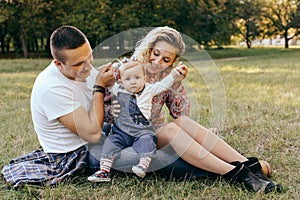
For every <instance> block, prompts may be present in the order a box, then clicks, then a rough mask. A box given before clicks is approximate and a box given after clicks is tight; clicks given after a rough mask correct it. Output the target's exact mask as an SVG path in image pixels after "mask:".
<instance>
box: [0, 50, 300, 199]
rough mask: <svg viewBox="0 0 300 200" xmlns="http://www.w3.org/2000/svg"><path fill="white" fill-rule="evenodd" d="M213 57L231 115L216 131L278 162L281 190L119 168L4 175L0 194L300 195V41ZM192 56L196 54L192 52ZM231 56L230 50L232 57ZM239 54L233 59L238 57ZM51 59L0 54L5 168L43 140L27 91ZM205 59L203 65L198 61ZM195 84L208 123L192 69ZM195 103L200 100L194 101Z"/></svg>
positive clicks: (206, 104) (205, 97)
mask: <svg viewBox="0 0 300 200" xmlns="http://www.w3.org/2000/svg"><path fill="white" fill-rule="evenodd" d="M208 53H209V54H210V55H211V56H212V57H213V58H222V59H215V60H214V61H215V63H216V65H217V66H218V69H219V71H220V73H221V76H222V79H223V83H224V86H225V90H226V96H227V99H226V102H227V107H226V112H227V114H226V119H225V124H224V127H223V128H222V129H220V130H219V133H218V134H219V135H220V136H221V137H222V138H223V139H224V140H225V141H227V142H228V143H229V144H230V145H232V146H233V147H234V148H236V149H237V150H238V151H239V152H242V153H243V154H244V155H245V156H259V158H260V159H264V160H266V161H268V162H270V163H271V164H272V165H273V169H274V173H273V177H272V178H273V179H275V180H276V181H278V182H280V183H282V184H283V186H284V192H283V193H281V194H276V193H270V194H267V195H263V194H253V193H250V192H247V191H245V190H243V189H242V188H240V187H232V186H229V185H228V184H226V183H225V182H223V181H219V180H217V181H210V180H193V181H175V180H169V181H166V180H164V179H160V178H158V177H156V176H149V177H148V176H147V177H146V178H145V179H143V180H140V179H139V178H137V177H136V176H133V175H128V176H121V175H118V176H116V177H114V178H113V180H112V182H111V183H107V184H94V183H89V182H88V181H87V180H86V179H87V177H85V176H82V177H76V178H74V179H73V180H72V181H70V182H67V183H65V184H63V185H59V186H57V187H53V188H50V187H35V186H25V187H24V188H20V189H19V190H13V189H11V188H10V187H9V186H8V185H7V183H6V182H5V181H4V179H3V177H2V175H0V177H1V180H0V188H1V189H0V199H300V192H299V191H300V184H299V182H300V175H299V168H298V164H299V161H300V160H299V152H300V143H299V138H300V135H299V134H300V124H299V121H300V119H299V117H300V111H299V107H300V101H299V99H300V96H299V94H300V88H299V85H300V64H299V56H298V55H299V53H300V51H299V49H293V48H291V49H279V48H276V49H270V48H268V49H255V48H251V49H222V50H220V49H218V50H209V51H208ZM190 56H191V57H188V59H193V60H197V59H199V58H197V57H195V55H192V54H191V55H190ZM230 57H232V58H231V59H230ZM237 57H239V59H233V58H237ZM50 61H51V60H49V59H12V60H11V59H1V60H0V86H1V91H0V106H1V109H0V120H1V125H0V141H1V143H0V149H1V150H0V168H1V169H2V167H3V166H4V165H6V164H7V163H8V162H9V161H10V159H12V158H15V157H17V156H20V155H24V154H25V153H28V152H29V151H32V150H35V149H37V148H39V144H38V142H37V137H36V134H35V133H34V129H33V125H32V122H31V116H30V104H29V102H30V91H31V88H32V85H33V82H34V79H35V77H36V75H37V74H38V73H39V72H40V71H41V70H42V69H44V68H45V67H46V66H47V65H48V64H49V63H50ZM199 67H201V66H199ZM189 71H190V73H189V75H188V81H189V83H190V84H191V85H193V86H194V89H195V90H197V91H198V93H197V94H198V96H199V99H200V100H199V102H192V108H193V105H198V104H201V106H200V107H199V110H197V111H198V113H199V115H200V119H199V122H201V124H202V125H204V126H207V125H208V120H207V118H209V116H210V115H211V107H210V103H211V101H210V100H211V99H210V96H209V94H208V93H207V87H206V85H205V83H204V82H203V81H201V77H199V76H195V75H196V74H197V73H193V69H190V70H189ZM197 107H198V106H197Z"/></svg>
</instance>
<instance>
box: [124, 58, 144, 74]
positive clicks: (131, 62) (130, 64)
mask: <svg viewBox="0 0 300 200" xmlns="http://www.w3.org/2000/svg"><path fill="white" fill-rule="evenodd" d="M133 67H141V68H142V69H143V73H144V74H145V67H144V65H143V64H142V63H141V62H139V61H137V60H127V61H126V62H124V63H122V64H121V65H120V67H119V71H120V76H121V77H122V75H123V74H124V72H125V71H126V70H128V69H131V68H133Z"/></svg>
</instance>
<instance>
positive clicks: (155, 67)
mask: <svg viewBox="0 0 300 200" xmlns="http://www.w3.org/2000/svg"><path fill="white" fill-rule="evenodd" d="M177 52H178V49H177V48H176V47H174V46H172V45H170V44H169V43H167V42H165V41H160V42H157V43H156V44H155V46H154V47H153V49H152V50H151V52H150V57H149V63H150V65H148V66H147V71H148V72H149V73H152V74H157V73H160V72H162V71H164V70H165V69H166V68H168V67H170V66H171V65H172V64H173V63H174V62H175V60H176V54H177Z"/></svg>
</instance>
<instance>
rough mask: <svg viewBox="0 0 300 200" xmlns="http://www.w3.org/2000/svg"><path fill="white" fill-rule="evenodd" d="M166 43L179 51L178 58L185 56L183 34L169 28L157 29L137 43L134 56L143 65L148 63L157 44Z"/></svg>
mask: <svg viewBox="0 0 300 200" xmlns="http://www.w3.org/2000/svg"><path fill="white" fill-rule="evenodd" d="M160 41H165V42H167V43H168V44H170V45H172V46H173V47H175V48H177V49H178V52H176V54H177V55H176V58H177V57H180V56H182V55H183V53H184V51H185V44H184V42H183V39H182V36H181V34H180V33H179V32H178V31H177V30H175V29H173V28H170V27H168V26H164V27H157V28H154V29H152V30H151V31H150V32H149V33H148V34H147V35H146V36H145V37H144V38H143V39H142V40H140V41H139V42H138V43H137V46H136V48H135V51H134V54H133V55H134V56H135V58H136V59H137V60H139V61H141V62H142V63H147V62H148V59H149V56H150V52H151V49H152V48H153V47H154V46H155V45H156V43H157V42H160Z"/></svg>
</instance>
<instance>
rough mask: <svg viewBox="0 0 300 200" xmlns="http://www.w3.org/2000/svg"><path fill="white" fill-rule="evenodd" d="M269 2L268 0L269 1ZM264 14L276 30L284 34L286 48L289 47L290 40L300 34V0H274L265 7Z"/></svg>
mask: <svg viewBox="0 0 300 200" xmlns="http://www.w3.org/2000/svg"><path fill="white" fill-rule="evenodd" d="M267 2H268V1H267ZM264 13H265V14H264V16H265V17H266V18H268V19H269V20H270V21H271V23H272V26H273V27H275V29H276V32H277V33H278V34H280V35H283V38H284V41H285V45H284V47H285V48H289V40H291V39H293V38H294V37H296V36H297V35H298V34H299V28H300V22H299V18H300V1H299V0H273V1H272V4H270V3H269V4H268V5H267V6H265V7H264Z"/></svg>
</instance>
